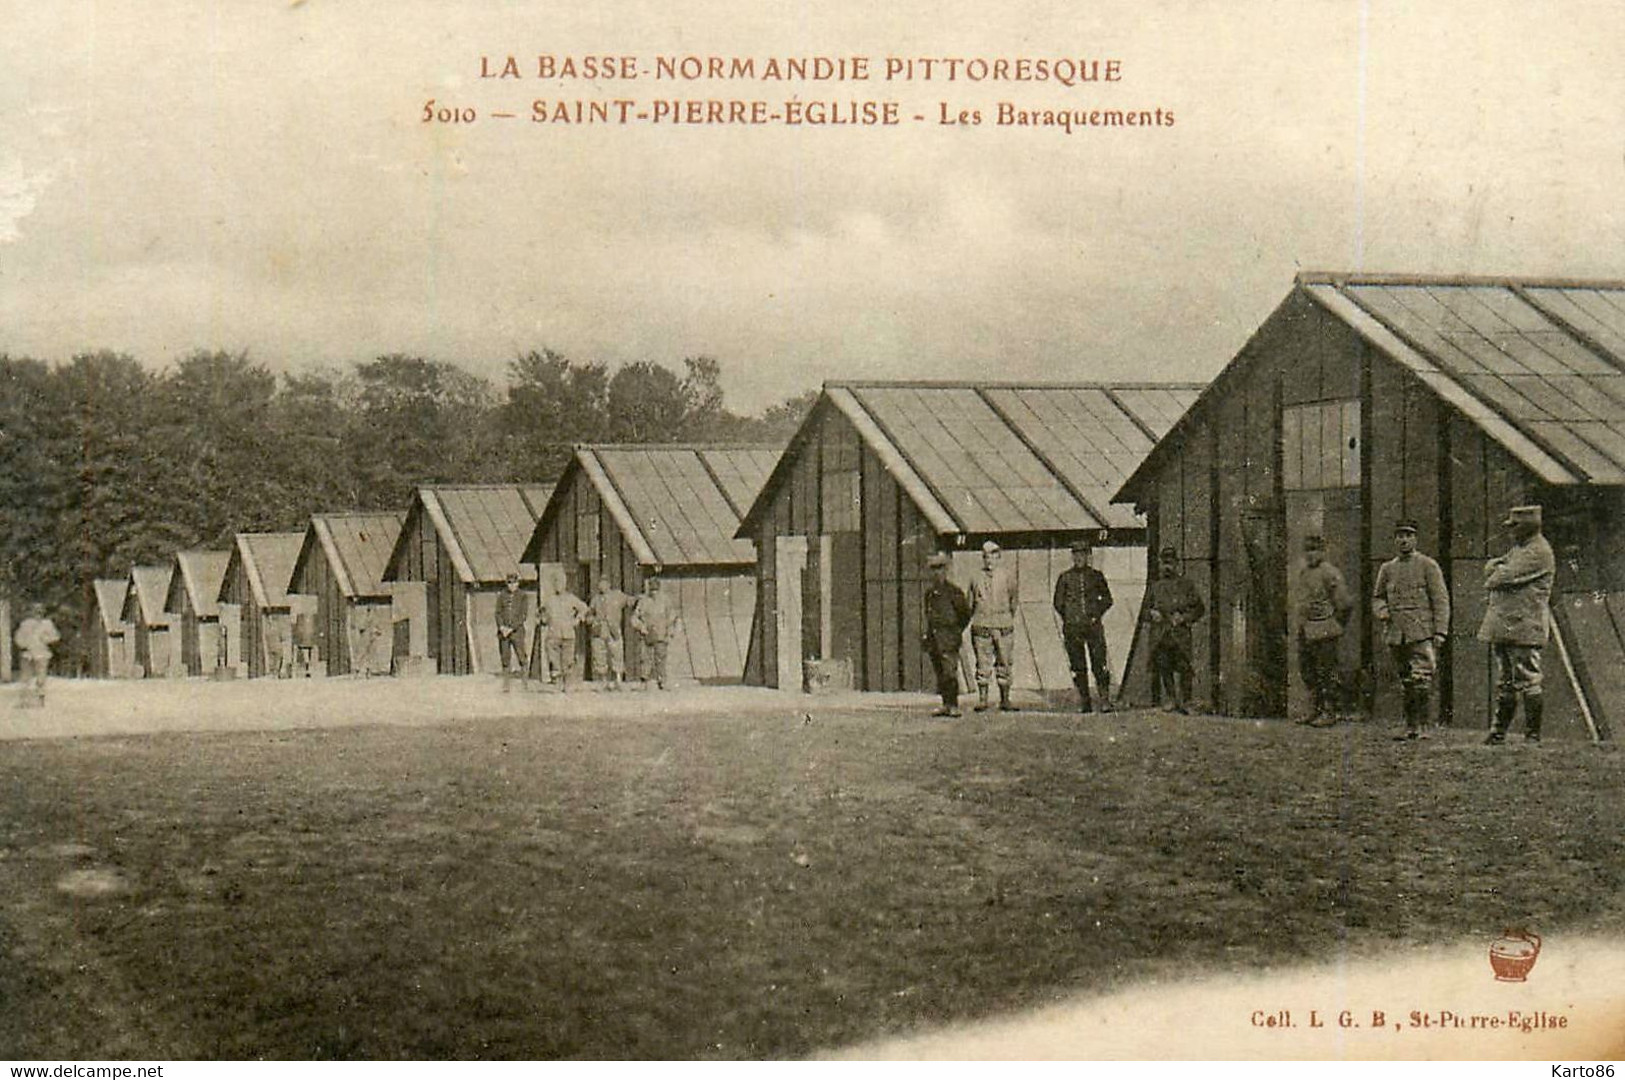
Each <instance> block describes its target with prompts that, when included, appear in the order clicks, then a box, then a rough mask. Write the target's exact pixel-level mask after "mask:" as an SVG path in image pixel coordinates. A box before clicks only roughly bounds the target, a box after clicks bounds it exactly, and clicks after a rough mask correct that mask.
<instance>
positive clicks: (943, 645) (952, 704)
mask: <svg viewBox="0 0 1625 1080" xmlns="http://www.w3.org/2000/svg"><path fill="white" fill-rule="evenodd" d="M949 562H950V560H949V558H948V556H947V555H945V554H943V553H942V552H940V551H939V552H937V553H936V554H935V555H932V556H931V557H930V558H929V559H927V560H926V565H927V566H928V567H930V568H931V583H930V584H929V585H927V586H926V587H925V634H924V636H923V638H922V640H921V644H922V645H924V646H925V654H926V655H927V656H929V657H930V658H931V670H932V671H934V672H936V676H937V693H939V694H941V695H942V705H941V707H940V708H938V709H937V711H936V712H934V713H932V714H931V715H932V716H958V715H960V713H959V644H960V642H961V641H963V640H964V637H965V627H966V626H968V625H970V599H969V598H968V597H967V596H966V595H965V591H964V590H963V589H961V588H960V587H959V586H958V585H955V584H954V583H953V582H951V581H949V580H948V566H949Z"/></svg>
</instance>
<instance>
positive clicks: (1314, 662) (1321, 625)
mask: <svg viewBox="0 0 1625 1080" xmlns="http://www.w3.org/2000/svg"><path fill="white" fill-rule="evenodd" d="M1297 593H1298V596H1297V600H1298V603H1297V615H1298V665H1299V670H1300V671H1301V672H1302V674H1303V681H1304V685H1305V686H1307V687H1308V688H1309V695H1310V697H1311V699H1312V700H1313V702H1314V712H1313V713H1312V714H1311V715H1310V716H1307V717H1304V718H1301V719H1300V720H1299V721H1298V722H1299V723H1300V724H1311V725H1314V726H1317V727H1318V726H1321V725H1323V724H1327V723H1332V722H1335V720H1336V710H1337V696H1338V691H1337V688H1338V668H1339V664H1338V659H1337V650H1338V644H1339V643H1340V642H1341V641H1342V640H1343V627H1344V625H1345V624H1346V623H1347V622H1348V617H1349V613H1350V612H1352V611H1353V610H1354V599H1353V597H1352V596H1350V595H1349V587H1348V584H1347V583H1346V582H1345V581H1344V580H1343V572H1342V571H1341V570H1339V569H1338V568H1337V567H1335V566H1333V565H1332V564H1331V563H1329V562H1327V561H1326V541H1325V540H1324V539H1322V538H1321V537H1319V536H1309V537H1305V538H1304V541H1303V569H1302V570H1301V571H1299V573H1298V589H1297Z"/></svg>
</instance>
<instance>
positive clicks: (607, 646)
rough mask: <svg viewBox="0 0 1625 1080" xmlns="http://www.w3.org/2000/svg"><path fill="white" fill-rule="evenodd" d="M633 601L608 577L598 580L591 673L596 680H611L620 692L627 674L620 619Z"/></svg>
mask: <svg viewBox="0 0 1625 1080" xmlns="http://www.w3.org/2000/svg"><path fill="white" fill-rule="evenodd" d="M631 601H632V598H631V597H630V596H628V595H626V594H625V593H623V592H622V591H621V590H619V589H617V588H616V587H615V586H613V585H611V584H610V581H609V578H599V579H598V591H597V592H596V593H594V594H593V597H592V674H593V678H595V679H603V678H608V679H609V688H610V689H611V690H619V689H620V688H621V679H622V677H624V676H625V674H626V642H625V641H624V640H622V638H621V616H622V615H624V614H625V613H626V605H627V604H629V603H631Z"/></svg>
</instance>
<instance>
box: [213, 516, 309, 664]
mask: <svg viewBox="0 0 1625 1080" xmlns="http://www.w3.org/2000/svg"><path fill="white" fill-rule="evenodd" d="M304 541H305V534H304V533H302V532H284V533H238V534H237V536H236V538H235V540H234V542H233V543H232V547H231V558H230V560H229V561H228V562H227V563H226V576H225V580H224V581H223V582H221V584H220V605H221V608H222V609H223V610H226V609H230V610H235V611H236V612H238V623H239V625H241V627H242V663H243V664H244V666H245V667H246V669H247V673H248V677H249V678H251V679H257V678H260V677H261V676H263V675H276V674H277V671H276V670H275V657H277V656H281V657H282V658H283V661H284V663H286V662H288V661H289V660H291V658H292V656H293V617H294V612H295V610H298V611H305V612H310V613H311V614H314V613H315V612H316V598H315V597H314V596H294V595H292V594H290V593H289V592H288V582H289V581H291V580H292V578H293V566H294V563H296V562H298V560H299V549H300V547H302V546H303V544H304Z"/></svg>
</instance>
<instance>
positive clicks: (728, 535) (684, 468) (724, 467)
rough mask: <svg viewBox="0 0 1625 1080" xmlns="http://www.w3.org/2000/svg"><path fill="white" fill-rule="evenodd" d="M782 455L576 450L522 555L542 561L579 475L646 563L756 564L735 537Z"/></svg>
mask: <svg viewBox="0 0 1625 1080" xmlns="http://www.w3.org/2000/svg"><path fill="white" fill-rule="evenodd" d="M778 457H779V448H778V447H776V446H728V445H673V444H660V445H648V444H638V445H623V444H612V443H593V444H584V445H581V446H577V447H576V451H575V456H574V457H573V458H572V459H571V461H570V464H569V465H568V466H566V468H565V473H564V477H563V478H562V479H561V480H560V481H559V484H558V487H556V488H555V489H554V491H553V497H552V498H551V499H549V500H548V502H547V507H546V508H545V509H544V510H543V511H542V516H541V519H540V520H539V521H538V522H537V524H536V528H535V530H534V532H532V534H531V537H530V542H529V543H528V544H527V545H526V546H525V550H524V552H523V554H522V556H521V558H522V559H523V560H524V561H525V562H528V563H531V562H535V561H536V560H537V559H538V558H540V555H541V543H542V536H543V534H544V532H545V531H546V530H547V529H548V528H550V527H551V525H552V523H553V521H554V520H555V519H556V518H557V517H558V515H559V514H560V513H563V512H564V502H565V495H566V493H567V492H568V491H569V490H570V489H571V485H572V482H573V481H574V480H575V478H577V477H580V478H583V479H585V480H586V481H587V482H588V483H591V484H592V485H593V488H594V490H595V491H597V493H598V497H599V498H600V499H601V500H603V503H604V506H605V508H606V509H607V510H608V511H609V513H610V515H611V517H613V518H614V519H615V523H616V525H617V526H618V527H619V528H620V530H621V535H622V536H623V537H625V539H626V543H627V546H628V547H630V548H631V549H632V552H633V554H634V555H635V556H636V557H637V560H638V562H639V563H640V564H641V565H644V566H662V567H672V566H749V565H752V564H754V563H755V562H756V552H755V549H754V548H753V547H752V546H751V544H750V543H749V542H748V541H745V540H736V539H734V534H735V533H736V532H737V531H738V529H739V519H740V515H741V514H742V513H743V512H744V510H745V509H746V508H747V507H748V506H749V505H750V503H751V500H752V499H754V498H755V497H756V493H757V492H758V491H760V490H761V487H762V484H763V483H764V482H765V481H766V480H767V476H768V473H769V472H770V471H771V470H772V468H773V464H774V462H776V461H777V460H778Z"/></svg>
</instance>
